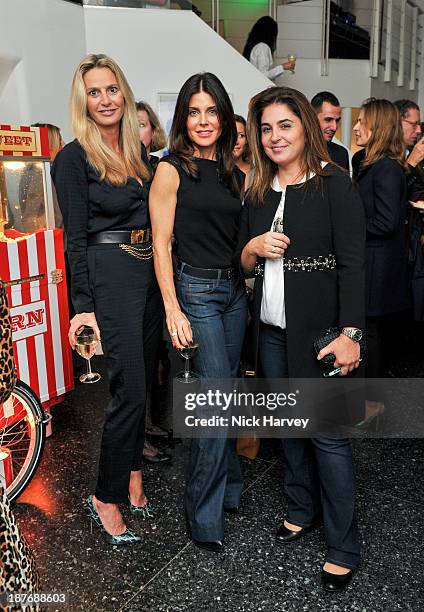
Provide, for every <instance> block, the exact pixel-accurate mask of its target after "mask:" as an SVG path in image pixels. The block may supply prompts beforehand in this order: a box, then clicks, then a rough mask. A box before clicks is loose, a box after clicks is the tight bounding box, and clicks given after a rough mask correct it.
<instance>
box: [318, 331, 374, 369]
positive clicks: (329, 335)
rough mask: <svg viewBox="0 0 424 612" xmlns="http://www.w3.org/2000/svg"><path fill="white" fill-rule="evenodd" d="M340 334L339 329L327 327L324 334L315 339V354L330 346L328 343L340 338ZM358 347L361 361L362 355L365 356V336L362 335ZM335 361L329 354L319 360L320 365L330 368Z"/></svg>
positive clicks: (334, 357)
mask: <svg viewBox="0 0 424 612" xmlns="http://www.w3.org/2000/svg"><path fill="white" fill-rule="evenodd" d="M340 333H341V329H340V328H339V327H329V328H328V329H326V330H325V332H324V333H323V334H322V335H321V336H318V338H315V340H314V349H315V352H316V354H317V355H318V353H319V352H320V351H321V349H323V348H325V347H326V346H327V345H328V344H330V342H333V340H335V339H336V338H338V337H339V336H340ZM359 346H360V349H361V359H363V358H364V354H365V336H364V335H363V336H362V339H361V340H360V341H359ZM335 360H336V356H335V355H334V354H333V353H329V354H328V355H326V356H325V357H323V358H322V359H321V363H322V364H323V365H324V366H327V367H332V366H333V365H334V362H335Z"/></svg>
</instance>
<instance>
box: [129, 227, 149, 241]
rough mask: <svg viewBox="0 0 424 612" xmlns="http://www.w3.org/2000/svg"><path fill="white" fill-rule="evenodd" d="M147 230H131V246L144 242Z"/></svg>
mask: <svg viewBox="0 0 424 612" xmlns="http://www.w3.org/2000/svg"><path fill="white" fill-rule="evenodd" d="M146 231H147V230H145V229H138V230H132V232H131V244H139V243H140V242H144V234H145V233H146Z"/></svg>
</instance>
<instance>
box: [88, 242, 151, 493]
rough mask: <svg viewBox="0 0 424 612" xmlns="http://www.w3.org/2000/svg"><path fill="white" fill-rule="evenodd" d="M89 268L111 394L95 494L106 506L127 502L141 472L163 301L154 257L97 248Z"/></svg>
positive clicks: (91, 250)
mask: <svg viewBox="0 0 424 612" xmlns="http://www.w3.org/2000/svg"><path fill="white" fill-rule="evenodd" d="M88 266H89V276H90V283H91V290H92V293H93V295H94V300H95V314H96V318H97V323H98V325H99V328H100V333H101V342H102V348H103V351H104V354H105V358H106V363H107V369H108V377H109V390H110V394H111V396H112V398H111V400H110V402H109V404H108V406H107V408H106V416H105V423H104V429H103V435H102V441H101V449H100V459H99V473H98V481H97V487H96V491H95V495H96V497H97V498H98V499H100V500H101V501H102V502H105V503H123V502H125V501H126V500H127V498H128V487H129V480H130V472H131V471H137V470H140V469H141V461H142V455H143V445H144V434H145V418H146V393H147V389H148V388H149V386H150V385H151V381H152V378H153V368H154V363H155V358H156V353H157V350H158V344H159V341H160V337H161V331H162V320H163V305H162V298H161V295H160V291H159V287H158V285H157V282H156V278H155V273H154V269H153V259H149V260H142V259H137V258H135V257H133V256H131V255H130V254H129V253H126V252H124V251H122V250H121V249H120V248H119V246H118V245H97V246H93V247H89V249H88Z"/></svg>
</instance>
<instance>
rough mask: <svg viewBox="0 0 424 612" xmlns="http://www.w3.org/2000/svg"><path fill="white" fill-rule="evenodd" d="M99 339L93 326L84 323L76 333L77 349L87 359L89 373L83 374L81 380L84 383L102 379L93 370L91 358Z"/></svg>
mask: <svg viewBox="0 0 424 612" xmlns="http://www.w3.org/2000/svg"><path fill="white" fill-rule="evenodd" d="M98 343H99V341H98V339H97V336H96V333H95V331H94V329H93V328H92V327H88V326H87V325H84V326H83V327H81V328H80V329H79V330H78V332H77V334H76V344H75V349H76V351H77V353H78V354H79V355H81V357H83V358H84V359H86V361H87V373H86V374H81V376H80V378H79V379H80V381H81V382H82V383H95V382H97V381H99V380H100V379H101V376H100V374H99V373H98V372H92V370H91V363H90V359H91V357H92V356H93V355H94V352H95V350H96V347H97V345H98Z"/></svg>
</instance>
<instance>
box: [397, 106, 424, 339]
mask: <svg viewBox="0 0 424 612" xmlns="http://www.w3.org/2000/svg"><path fill="white" fill-rule="evenodd" d="M395 105H396V106H397V108H398V109H399V113H400V116H401V123H402V131H403V139H404V143H405V145H406V148H407V149H406V162H407V173H406V181H407V185H408V201H409V202H410V203H411V206H410V207H409V213H408V232H409V257H408V263H409V271H410V282H411V297H412V316H413V320H414V321H416V322H419V323H420V324H419V325H417V324H415V325H414V326H413V329H411V332H412V335H413V337H414V339H415V341H416V342H417V343H418V344H420V345H422V339H423V337H424V336H423V335H424V326H423V322H424V210H423V208H417V206H423V203H424V163H423V160H424V139H423V138H422V135H423V131H422V124H421V123H420V121H421V117H420V108H419V106H418V104H416V103H415V102H413V101H412V100H397V101H396V102H395ZM405 335H406V334H405Z"/></svg>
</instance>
